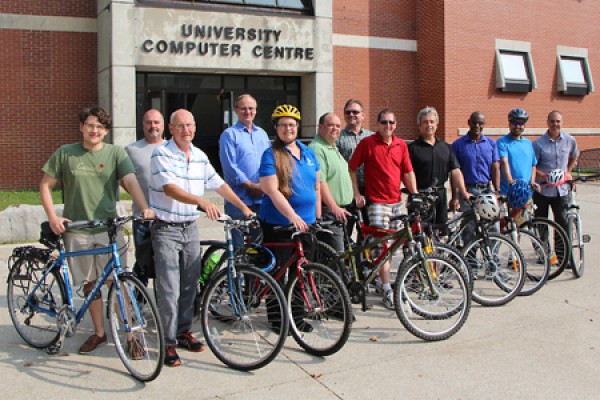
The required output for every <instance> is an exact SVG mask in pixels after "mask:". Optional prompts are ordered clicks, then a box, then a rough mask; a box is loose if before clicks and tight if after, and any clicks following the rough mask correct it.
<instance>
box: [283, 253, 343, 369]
mask: <svg viewBox="0 0 600 400" xmlns="http://www.w3.org/2000/svg"><path fill="white" fill-rule="evenodd" d="M301 279H302V285H300V279H299V277H298V276H296V277H294V278H293V279H292V280H290V281H289V282H288V285H287V288H286V292H285V293H286V300H287V306H288V311H289V315H290V327H291V331H292V336H293V337H294V339H295V340H296V342H297V343H298V345H300V347H302V348H303V349H304V350H305V351H306V352H308V353H309V354H312V355H315V356H321V357H323V356H329V355H331V354H334V353H336V352H338V351H339V350H340V349H341V348H342V347H343V346H344V344H346V342H347V341H348V337H349V336H350V331H351V330H352V307H351V304H350V296H349V295H348V290H347V289H346V287H345V286H344V284H343V282H342V280H341V279H340V277H339V276H338V275H337V274H336V273H335V272H333V271H332V270H331V269H330V268H329V267H327V266H325V265H322V264H317V263H308V264H305V265H303V266H302V270H301ZM302 286H304V289H305V290H304V292H303V290H302ZM304 294H305V295H306V299H307V300H308V304H307V303H306V301H305V299H304V296H303V295H304Z"/></svg>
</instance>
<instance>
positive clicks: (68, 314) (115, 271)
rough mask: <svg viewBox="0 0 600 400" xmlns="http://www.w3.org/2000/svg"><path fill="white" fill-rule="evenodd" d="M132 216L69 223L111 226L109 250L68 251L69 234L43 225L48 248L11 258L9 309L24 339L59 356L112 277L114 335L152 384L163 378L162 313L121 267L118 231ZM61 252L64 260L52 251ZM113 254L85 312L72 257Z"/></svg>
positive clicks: (139, 375)
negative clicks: (72, 271) (69, 260)
mask: <svg viewBox="0 0 600 400" xmlns="http://www.w3.org/2000/svg"><path fill="white" fill-rule="evenodd" d="M142 219H143V218H142V217H137V216H127V217H117V218H110V219H108V220H106V221H99V220H91V221H76V222H69V223H65V228H67V230H72V229H93V228H99V227H106V228H107V231H108V232H107V233H108V237H109V239H110V243H109V245H108V246H105V247H98V248H94V249H86V250H79V251H71V252H66V251H65V248H64V243H63V235H60V236H57V235H55V234H54V233H53V232H52V231H51V230H50V226H49V224H48V222H45V223H43V224H42V235H41V237H42V239H41V240H40V241H41V242H42V244H44V245H45V246H46V247H47V248H46V249H41V248H35V247H32V246H27V247H19V248H16V249H15V250H14V251H13V255H12V256H11V258H10V259H9V266H10V273H9V276H8V290H7V297H8V310H9V313H10V317H11V320H12V322H13V324H14V326H15V329H16V330H17V332H18V333H19V335H20V336H21V337H22V338H23V340H25V342H27V343H28V344H29V345H31V346H33V347H36V348H46V351H47V352H48V354H57V353H58V352H59V351H60V349H61V347H62V345H63V343H64V339H65V337H71V336H73V335H74V334H75V333H76V330H77V326H78V325H79V323H80V322H81V321H82V320H83V318H84V316H85V313H86V311H87V310H88V307H89V306H90V303H91V302H92V300H94V299H95V298H96V297H97V296H100V295H101V292H100V290H101V287H102V286H103V285H104V284H105V283H106V282H107V281H109V280H111V279H112V284H111V285H110V289H109V291H108V297H107V298H108V303H107V306H106V308H107V316H108V319H109V323H110V333H111V336H112V339H113V342H114V344H115V348H116V350H117V354H118V355H119V358H120V359H121V361H122V362H123V364H124V365H125V368H127V370H128V371H129V372H130V373H131V375H133V376H134V377H135V378H136V379H138V380H140V381H151V380H153V379H156V377H157V376H158V375H159V374H160V372H161V369H162V366H163V362H164V357H165V343H164V336H163V328H162V325H161V322H160V319H159V315H158V309H157V307H156V304H155V303H154V300H153V299H152V298H151V296H150V295H149V293H148V292H147V290H146V288H145V287H144V285H142V283H140V281H139V280H138V279H137V278H135V277H134V276H133V275H132V273H130V272H126V271H125V270H124V268H123V266H122V265H121V259H120V257H119V249H118V247H117V231H118V229H121V228H122V226H123V225H124V224H126V223H127V222H129V221H132V220H142ZM54 250H58V257H54V256H53V255H52V252H53V251H54ZM100 254H110V255H111V258H110V260H109V261H108V263H107V264H106V266H105V267H104V270H103V272H102V275H101V276H100V277H99V279H98V280H97V282H96V284H95V285H94V287H93V289H92V290H91V292H90V293H89V294H88V295H87V296H85V298H84V301H83V304H82V305H81V306H80V307H79V309H77V308H76V306H75V300H74V298H73V292H74V290H73V288H72V287H71V283H70V277H69V268H68V265H67V258H69V257H81V256H91V255H100Z"/></svg>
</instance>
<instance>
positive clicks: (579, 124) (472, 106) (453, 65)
mask: <svg viewBox="0 0 600 400" xmlns="http://www.w3.org/2000/svg"><path fill="white" fill-rule="evenodd" d="M420 3H421V2H419V4H420ZM514 3H518V6H516V5H515V4H514ZM418 17H419V15H418ZM598 17H600V3H599V2H595V1H577V0H569V1H566V0H546V1H544V2H543V7H541V6H540V2H534V1H521V2H508V1H503V2H499V1H491V0H486V1H482V0H463V1H460V2H452V6H451V7H450V6H446V8H445V27H446V28H445V33H444V36H445V51H444V54H445V62H444V65H445V76H446V78H445V85H444V87H445V92H446V104H445V107H444V109H443V115H442V118H444V120H445V124H446V133H447V139H448V140H450V141H453V140H455V138H456V137H457V135H456V131H457V129H458V128H460V127H463V128H466V127H467V124H466V121H467V119H468V117H469V114H470V113H471V112H472V111H475V110H481V111H483V112H484V113H485V115H486V122H487V126H488V127H507V126H508V124H507V114H508V112H509V111H510V109H512V108H514V107H522V108H525V109H526V110H527V111H528V113H529V115H530V119H529V123H528V124H527V127H528V128H546V117H547V114H548V112H549V111H550V110H553V109H558V110H561V111H562V112H563V114H564V120H565V123H564V126H565V127H567V128H568V127H571V128H600V118H599V117H598V115H599V114H598V110H600V94H598V92H595V93H592V94H590V95H588V96H564V95H561V94H559V93H558V92H557V91H556V74H557V70H556V46H557V45H562V46H572V47H580V48H587V49H588V52H589V62H590V66H591V69H592V74H593V75H595V76H596V81H597V79H598V78H597V76H598V75H599V74H600V48H599V47H598V38H600V27H599V25H598V23H597V22H596V21H597V19H598ZM497 38H498V39H507V40H518V41H526V42H530V43H531V54H532V57H533V64H534V68H535V72H536V79H537V84H538V87H537V88H536V89H534V90H533V92H531V93H503V92H501V91H499V90H497V89H496V88H495V73H496V68H495V54H494V49H495V39H497ZM421 49H422V46H421V43H419V51H421ZM596 84H598V82H596ZM596 90H598V89H596ZM507 131H508V128H507ZM534 138H535V137H534ZM576 138H577V141H578V143H579V145H580V147H581V148H589V147H600V139H599V138H598V137H585V136H577V137H576Z"/></svg>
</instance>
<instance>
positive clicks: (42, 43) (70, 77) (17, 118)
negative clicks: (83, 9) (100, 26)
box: [0, 30, 98, 190]
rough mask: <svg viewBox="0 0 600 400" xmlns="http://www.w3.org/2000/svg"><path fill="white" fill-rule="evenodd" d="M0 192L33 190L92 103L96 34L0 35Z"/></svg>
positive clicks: (75, 137) (76, 137)
mask: <svg viewBox="0 0 600 400" xmlns="http://www.w3.org/2000/svg"><path fill="white" fill-rule="evenodd" d="M0 43H2V46H0V57H1V58H2V60H3V62H2V63H1V64H0V76H2V77H3V79H2V80H0V121H2V128H0V171H2V173H1V174H0V190H1V189H14V188H18V189H25V188H35V187H37V186H38V185H39V181H40V179H41V177H42V173H41V167H42V166H43V164H44V163H45V162H46V160H47V159H48V157H49V156H50V155H51V154H52V153H53V152H54V151H55V150H56V149H57V148H58V147H59V146H60V145H62V144H64V143H71V142H75V141H77V140H80V137H81V133H80V132H79V122H78V117H77V115H78V113H79V112H80V111H81V109H82V108H83V107H86V106H90V105H93V104H95V103H96V102H97V98H98V95H97V89H96V87H97V82H96V68H97V60H96V34H95V33H71V32H42V31H25V30H21V31H19V30H0Z"/></svg>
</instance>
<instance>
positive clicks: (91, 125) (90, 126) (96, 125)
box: [84, 122, 106, 131]
mask: <svg viewBox="0 0 600 400" xmlns="http://www.w3.org/2000/svg"><path fill="white" fill-rule="evenodd" d="M84 125H85V126H87V128H88V129H92V130H93V129H94V128H95V129H96V130H97V131H101V130H103V129H106V127H105V126H104V125H102V124H90V123H89V122H86V123H84Z"/></svg>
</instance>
